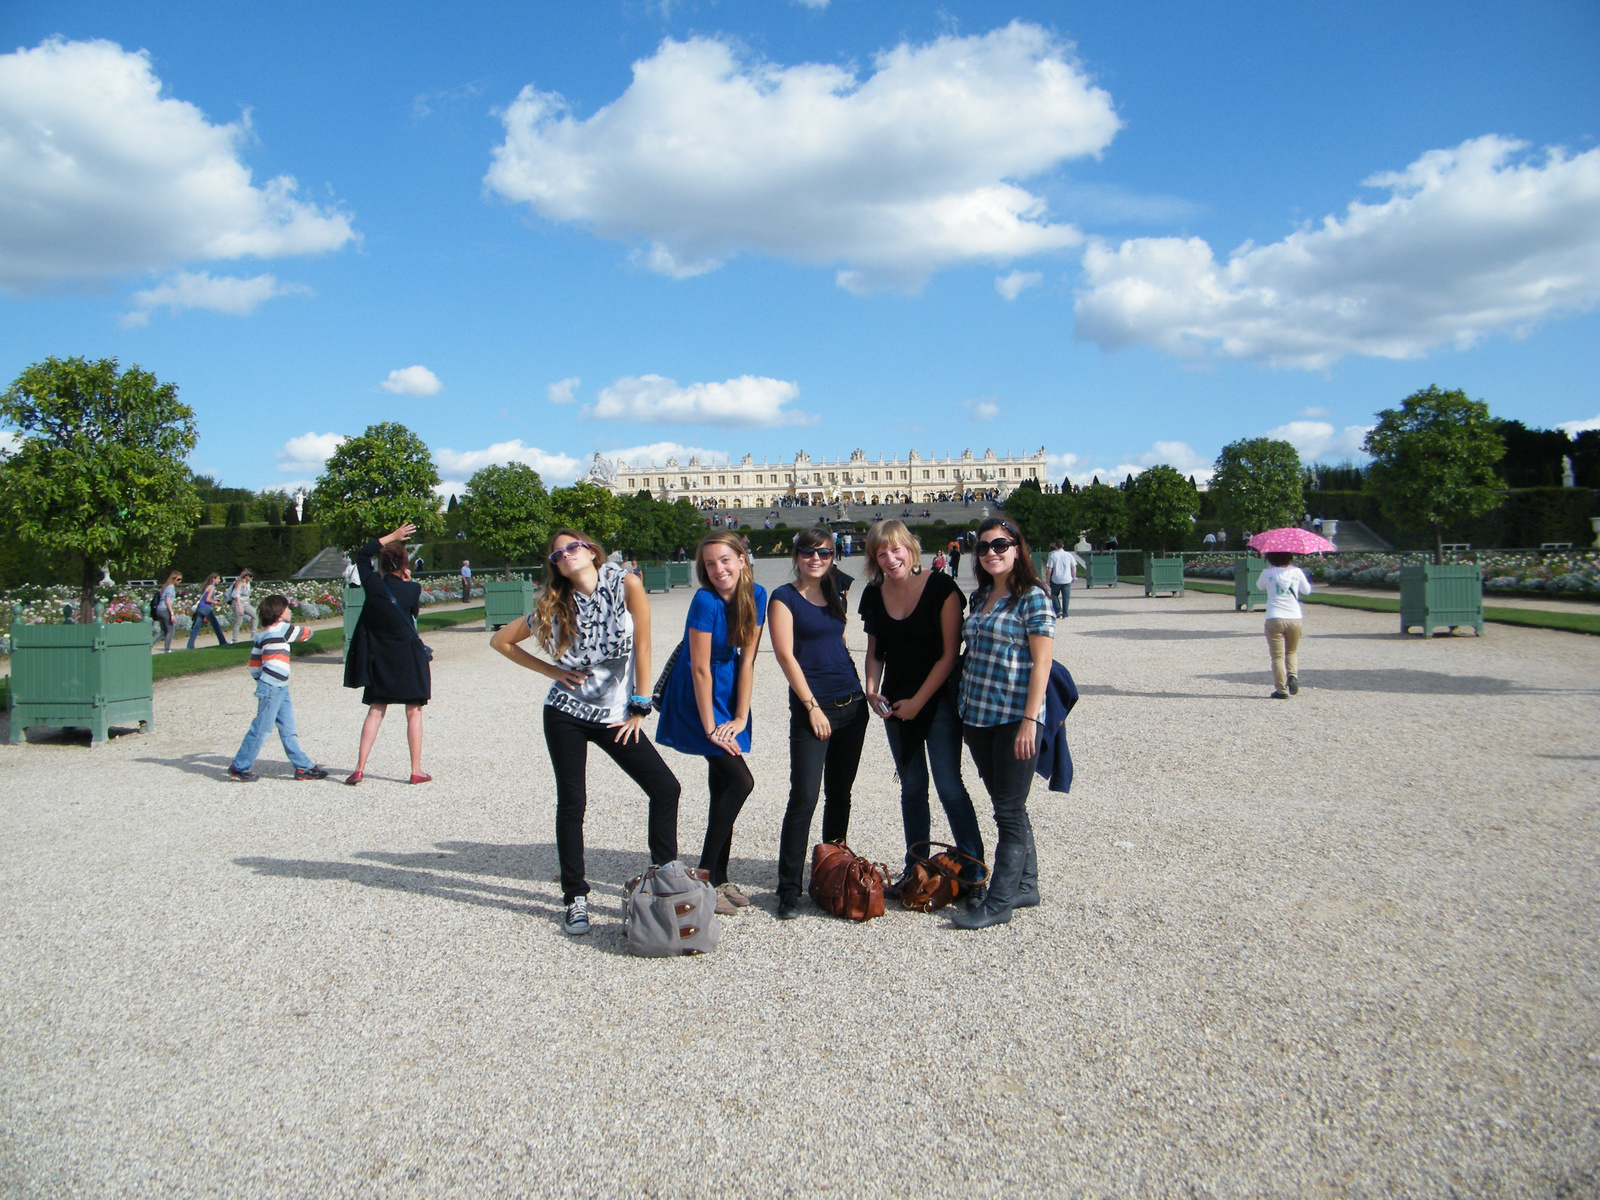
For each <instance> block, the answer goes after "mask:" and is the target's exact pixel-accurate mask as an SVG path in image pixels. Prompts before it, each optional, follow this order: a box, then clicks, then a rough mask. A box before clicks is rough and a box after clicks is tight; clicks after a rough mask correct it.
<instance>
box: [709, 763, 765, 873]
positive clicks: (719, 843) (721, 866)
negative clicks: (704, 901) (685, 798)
mask: <svg viewBox="0 0 1600 1200" xmlns="http://www.w3.org/2000/svg"><path fill="white" fill-rule="evenodd" d="M706 776H707V780H708V783H709V784H710V788H711V811H710V812H709V813H708V814H707V815H706V840H705V845H703V846H702V847H701V848H700V866H701V867H702V868H703V869H705V870H707V871H710V872H711V886H712V887H721V886H722V885H723V884H725V883H727V882H728V852H729V850H730V849H731V848H732V847H733V823H734V822H735V821H737V820H738V819H739V810H740V809H741V808H743V807H744V802H745V801H746V800H748V799H749V798H750V793H751V792H752V791H754V790H755V786H756V781H755V779H754V777H752V776H751V774H750V767H749V764H747V763H746V762H745V761H744V758H743V757H741V756H738V755H733V754H717V755H713V756H712V757H710V758H708V759H706Z"/></svg>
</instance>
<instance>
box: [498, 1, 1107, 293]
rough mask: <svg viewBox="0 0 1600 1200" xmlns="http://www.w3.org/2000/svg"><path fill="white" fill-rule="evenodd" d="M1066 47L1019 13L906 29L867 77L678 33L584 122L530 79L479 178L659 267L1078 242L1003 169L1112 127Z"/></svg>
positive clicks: (904, 268)
mask: <svg viewBox="0 0 1600 1200" xmlns="http://www.w3.org/2000/svg"><path fill="white" fill-rule="evenodd" d="M1072 52H1073V47H1072V46H1071V44H1070V43H1066V42H1062V41H1058V40H1057V39H1055V38H1054V37H1052V36H1051V35H1050V34H1049V33H1048V32H1046V31H1045V30H1044V29H1041V28H1040V27H1039V26H1037V25H1030V24H1025V23H1022V22H1013V23H1012V24H1010V25H1008V26H1006V27H1005V28H1003V29H997V30H994V31H993V32H990V33H988V34H984V35H982V36H975V37H941V38H939V39H937V40H936V41H933V42H930V43H928V44H926V45H921V46H912V45H909V44H905V43H902V44H901V45H899V46H896V47H895V48H894V49H892V50H886V51H883V52H882V53H880V54H878V55H877V56H876V57H875V58H874V60H873V68H874V69H873V73H872V74H870V75H869V76H867V77H866V78H865V79H862V78H859V77H858V75H857V73H856V72H855V71H854V70H853V69H850V68H846V67H841V66H834V65H830V64H826V63H804V64H801V65H798V66H792V67H784V66H779V65H777V64H773V63H767V62H759V61H751V60H748V59H741V58H740V56H739V55H738V53H737V52H736V50H735V48H734V47H733V46H732V45H730V44H729V43H728V42H726V41H722V40H718V39H715V38H691V39H690V40H688V41H684V42H675V41H672V40H670V39H669V40H666V41H663V42H662V43H661V45H660V46H659V47H658V48H657V50H656V52H655V54H654V55H652V56H651V57H649V58H645V59H641V60H639V61H638V62H636V63H634V65H633V82H632V83H631V84H630V85H629V87H628V88H627V90H626V91H624V92H623V93H622V95H621V96H619V97H618V98H617V99H616V100H615V101H613V102H612V103H610V104H608V105H606V106H604V107H603V108H601V109H600V110H599V111H598V112H596V113H595V114H594V115H593V116H591V117H588V118H586V119H580V118H578V117H577V116H575V115H574V114H573V113H572V111H571V109H570V108H569V106H568V104H567V102H566V101H565V100H564V99H563V98H562V97H561V96H559V95H556V94H554V93H551V92H540V91H537V90H535V89H534V87H533V86H532V85H529V86H528V87H525V88H524V89H523V90H522V92H521V94H520V95H518V97H517V99H516V100H515V101H514V102H513V103H512V104H511V105H510V107H509V108H507V109H506V110H505V112H504V113H503V114H502V118H503V120H504V123H505V129H506V138H505V141H504V142H503V143H502V144H501V145H500V146H498V147H497V148H496V149H495V152H494V161H493V163H492V165H491V166H490V169H489V172H488V174H487V176H486V177H485V182H486V183H487V184H488V185H489V187H490V188H492V189H493V190H494V191H496V192H498V193H500V194H501V195H502V196H505V197H506V198H508V199H510V200H513V201H521V202H526V203H528V204H529V205H530V206H531V207H532V208H533V209H534V211H535V212H537V213H538V214H539V215H540V216H543V217H545V218H547V219H549V220H552V221H565V222H574V223H578V224H582V225H586V226H588V227H589V228H591V229H593V230H594V232H595V233H596V234H598V235H599V236H600V237H603V238H610V239H616V240H623V241H628V242H632V243H636V244H638V245H639V246H640V250H639V251H638V257H639V261H640V262H642V263H643V265H644V266H646V267H647V268H649V269H650V270H653V271H659V272H661V273H663V274H667V275H672V276H677V277H684V276H690V275H698V274H702V273H704V272H706V271H711V270H715V269H716V268H717V267H719V266H721V265H722V263H723V262H725V261H726V260H727V259H728V258H729V257H731V256H732V255H734V254H736V253H738V252H740V251H750V252H755V253H761V254H771V255H775V256H778V257H780V258H787V259H791V260H794V261H798V262H802V263H809V264H815V265H836V266H839V267H840V268H841V269H840V270H839V273H838V276H837V278H838V282H839V284H840V286H842V287H845V288H848V289H850V290H852V291H857V292H865V291H872V290H875V289H878V288H883V287H900V288H904V289H907V290H915V289H916V288H918V287H920V286H921V285H922V283H923V282H925V281H926V280H927V278H928V276H929V275H930V274H932V273H933V272H934V271H936V270H938V269H940V268H941V267H945V266H949V265H952V264H955V263H961V262H967V261H971V260H975V259H981V260H989V261H999V262H1005V261H1007V260H1010V259H1015V258H1022V257H1026V256H1028V255H1032V254H1038V253H1041V252H1046V251H1055V250H1060V249H1062V248H1063V247H1069V246H1075V245H1078V244H1080V243H1081V242H1082V235H1081V234H1080V233H1079V232H1078V231H1077V230H1076V229H1075V228H1073V227H1072V226H1070V225H1065V224H1054V223H1051V222H1050V220H1049V219H1048V217H1047V215H1046V212H1045V203H1044V201H1043V199H1042V198H1041V197H1039V196H1037V195H1034V194H1032V193H1030V192H1028V191H1026V190H1024V189H1023V188H1021V187H1019V186H1017V184H1016V183H1015V182H1014V181H1015V180H1022V179H1028V178H1031V177H1034V176H1037V175H1040V174H1042V173H1044V172H1047V171H1050V170H1052V169H1053V168H1055V167H1057V166H1058V165H1059V164H1061V163H1063V162H1065V161H1067V160H1070V159H1074V158H1081V157H1085V156H1090V155H1098V154H1099V153H1100V152H1101V151H1102V150H1103V149H1104V148H1105V147H1106V146H1107V145H1108V144H1109V143H1110V141H1111V139H1112V138H1113V137H1114V136H1115V134H1116V132H1117V129H1118V128H1119V127H1120V124H1121V123H1120V121H1119V120H1118V118H1117V116H1116V113H1115V112H1114V111H1113V109H1112V104H1111V97H1110V96H1109V95H1108V94H1107V93H1106V92H1104V91H1102V90H1101V89H1099V88H1097V87H1094V86H1093V85H1092V84H1091V83H1090V81H1089V78H1088V76H1087V75H1086V74H1085V73H1084V71H1083V69H1082V68H1081V67H1080V66H1079V65H1078V64H1077V62H1076V61H1075V60H1074V59H1073V57H1072Z"/></svg>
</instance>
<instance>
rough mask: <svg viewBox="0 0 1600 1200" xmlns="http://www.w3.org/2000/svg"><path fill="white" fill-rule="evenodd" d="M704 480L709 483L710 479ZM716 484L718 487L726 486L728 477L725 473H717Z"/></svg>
mask: <svg viewBox="0 0 1600 1200" xmlns="http://www.w3.org/2000/svg"><path fill="white" fill-rule="evenodd" d="M706 482H707V483H710V482H711V480H709V479H708V480H706ZM717 485H718V486H719V487H726V486H727V485H728V477H727V476H726V475H718V476H717Z"/></svg>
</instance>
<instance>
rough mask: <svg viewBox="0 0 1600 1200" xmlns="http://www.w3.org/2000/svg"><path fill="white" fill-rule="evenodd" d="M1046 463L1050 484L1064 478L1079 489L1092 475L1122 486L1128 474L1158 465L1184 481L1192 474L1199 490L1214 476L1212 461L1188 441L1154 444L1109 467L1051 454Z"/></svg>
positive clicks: (1083, 458) (1077, 456)
mask: <svg viewBox="0 0 1600 1200" xmlns="http://www.w3.org/2000/svg"><path fill="white" fill-rule="evenodd" d="M1046 462H1047V463H1048V464H1049V470H1050V477H1051V480H1052V482H1054V483H1060V482H1061V478H1062V476H1066V477H1068V478H1069V479H1071V480H1072V482H1073V483H1075V484H1077V485H1078V486H1079V487H1082V486H1083V485H1084V484H1086V483H1090V482H1091V481H1093V479H1094V478H1095V476H1099V478H1100V482H1101V483H1121V482H1122V481H1123V480H1124V479H1126V478H1127V477H1128V476H1129V475H1138V474H1139V473H1140V472H1141V471H1147V470H1149V469H1150V468H1151V467H1155V466H1161V465H1166V466H1169V467H1171V468H1172V469H1173V470H1175V471H1177V472H1178V474H1180V475H1183V476H1184V477H1186V478H1187V477H1188V476H1191V475H1192V476H1193V477H1194V481H1195V482H1196V483H1197V484H1199V485H1200V486H1201V487H1205V486H1206V484H1207V483H1209V482H1210V481H1211V476H1212V474H1213V471H1212V469H1211V463H1212V460H1211V459H1209V458H1206V457H1204V456H1203V455H1201V454H1199V453H1197V452H1196V451H1195V449H1194V448H1193V447H1192V446H1190V445H1189V443H1188V442H1155V443H1153V444H1152V445H1151V447H1150V449H1148V450H1146V451H1145V452H1144V453H1143V454H1136V455H1134V456H1133V458H1132V459H1131V460H1129V461H1126V462H1120V463H1116V464H1115V465H1109V466H1108V465H1106V462H1105V460H1104V459H1101V460H1100V462H1099V463H1098V464H1097V463H1096V461H1095V459H1093V458H1090V457H1086V456H1083V455H1079V454H1051V455H1048V456H1047V457H1046Z"/></svg>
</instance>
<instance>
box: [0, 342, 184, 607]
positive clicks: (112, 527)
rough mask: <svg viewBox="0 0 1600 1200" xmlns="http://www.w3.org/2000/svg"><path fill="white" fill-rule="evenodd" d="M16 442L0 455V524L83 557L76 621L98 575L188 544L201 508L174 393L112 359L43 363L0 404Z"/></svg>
mask: <svg viewBox="0 0 1600 1200" xmlns="http://www.w3.org/2000/svg"><path fill="white" fill-rule="evenodd" d="M0 423H3V424H5V425H8V426H10V427H11V428H13V429H15V430H16V431H17V437H18V442H17V444H16V445H14V446H13V447H12V448H11V449H10V450H9V451H5V452H0V520H3V521H4V522H5V524H6V526H7V528H9V529H10V531H11V532H12V533H14V534H15V535H16V536H17V537H18V538H20V539H22V540H24V541H28V542H32V543H33V544H34V545H36V546H38V547H40V548H41V549H43V550H45V551H48V552H51V553H57V554H59V553H63V552H68V553H73V554H77V555H81V556H82V559H83V574H82V578H81V591H80V593H79V599H78V613H79V619H80V620H87V619H88V617H89V614H90V613H91V612H92V611H93V609H94V589H95V586H96V585H97V584H98V583H99V582H100V578H101V574H102V568H111V567H115V568H118V569H124V570H125V569H127V568H130V567H135V566H138V567H144V568H146V569H150V568H152V567H153V566H154V565H155V564H156V563H157V562H158V561H159V560H162V559H165V558H167V557H168V556H169V555H171V554H172V552H173V551H174V550H175V549H176V548H177V546H178V543H179V542H180V541H181V540H185V539H187V538H188V536H189V532H190V530H191V529H192V528H193V526H194V524H195V522H196V520H198V518H199V516H200V498H199V496H198V495H197V494H196V492H195V486H194V483H193V480H192V476H191V474H190V471H189V467H188V465H187V464H186V463H185V461H184V460H185V459H186V458H187V457H188V455H189V452H190V451H192V450H193V449H194V448H195V445H196V443H198V442H199V440H200V439H199V435H198V434H197V433H196V432H195V426H194V410H193V409H191V408H190V407H189V406H188V405H186V404H181V403H179V401H178V388H177V385H176V384H171V383H160V382H158V381H157V380H156V377H155V376H154V375H152V374H151V373H150V372H148V371H145V370H142V369H141V368H139V367H138V366H132V367H129V368H128V369H127V370H126V371H122V372H120V373H119V372H118V370H117V360H116V359H114V358H102V359H100V360H99V361H97V362H89V361H88V360H86V359H83V358H69V359H56V358H47V359H45V360H44V361H43V362H42V363H35V364H34V365H33V366H31V367H29V368H28V369H27V370H25V371H24V372H22V374H21V375H19V376H17V378H16V381H15V382H14V383H13V384H12V385H11V386H10V387H9V388H8V389H7V390H6V392H5V393H4V395H0Z"/></svg>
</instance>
